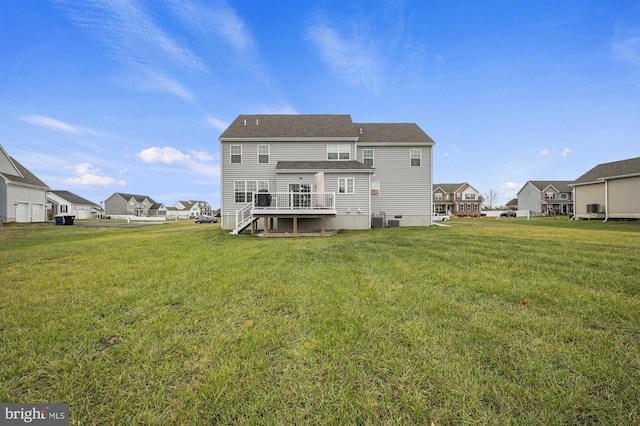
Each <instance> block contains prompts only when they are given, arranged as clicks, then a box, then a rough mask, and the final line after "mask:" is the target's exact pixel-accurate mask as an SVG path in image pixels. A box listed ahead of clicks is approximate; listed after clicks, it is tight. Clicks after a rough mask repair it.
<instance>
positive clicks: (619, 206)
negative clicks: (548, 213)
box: [571, 157, 640, 220]
mask: <svg viewBox="0 0 640 426" xmlns="http://www.w3.org/2000/svg"><path fill="white" fill-rule="evenodd" d="M571 186H572V187H573V201H574V208H575V216H574V218H575V219H592V218H603V219H605V220H607V219H640V157H638V158H630V159H628V160H622V161H614V162H612V163H603V164H599V165H597V166H595V167H594V168H593V169H591V170H589V171H588V172H587V173H585V174H583V175H582V176H580V177H579V178H578V179H576V180H575V181H574V182H572V183H571Z"/></svg>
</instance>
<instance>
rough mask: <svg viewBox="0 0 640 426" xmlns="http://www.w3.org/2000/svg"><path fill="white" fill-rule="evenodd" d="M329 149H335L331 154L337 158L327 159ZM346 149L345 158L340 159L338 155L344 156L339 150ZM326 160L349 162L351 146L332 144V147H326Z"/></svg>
mask: <svg viewBox="0 0 640 426" xmlns="http://www.w3.org/2000/svg"><path fill="white" fill-rule="evenodd" d="M331 147H334V148H335V149H336V151H335V152H333V153H332V154H337V156H338V158H329V154H330V152H329V149H330V148H331ZM344 147H346V148H347V151H346V154H348V157H347V158H340V154H345V152H344V151H342V150H341V149H340V148H344ZM327 160H328V161H349V160H351V146H350V145H349V144H332V145H327Z"/></svg>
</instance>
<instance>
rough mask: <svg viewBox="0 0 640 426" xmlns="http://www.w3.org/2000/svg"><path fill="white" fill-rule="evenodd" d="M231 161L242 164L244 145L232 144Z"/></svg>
mask: <svg viewBox="0 0 640 426" xmlns="http://www.w3.org/2000/svg"><path fill="white" fill-rule="evenodd" d="M230 150H231V163H232V164H241V163H242V145H231V146H230Z"/></svg>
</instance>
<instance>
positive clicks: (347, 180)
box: [338, 177, 356, 195]
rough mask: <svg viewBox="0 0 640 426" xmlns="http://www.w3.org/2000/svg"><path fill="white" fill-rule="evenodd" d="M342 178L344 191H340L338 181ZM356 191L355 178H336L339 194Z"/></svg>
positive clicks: (350, 193)
mask: <svg viewBox="0 0 640 426" xmlns="http://www.w3.org/2000/svg"><path fill="white" fill-rule="evenodd" d="M341 180H344V190H345V192H340V181H341ZM349 181H351V182H352V184H351V192H349V185H348V182H349ZM355 193H356V179H355V178H352V177H343V178H338V194H340V195H352V194H355Z"/></svg>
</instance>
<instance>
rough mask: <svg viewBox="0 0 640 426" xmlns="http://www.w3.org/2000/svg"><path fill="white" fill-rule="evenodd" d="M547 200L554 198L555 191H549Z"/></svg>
mask: <svg viewBox="0 0 640 426" xmlns="http://www.w3.org/2000/svg"><path fill="white" fill-rule="evenodd" d="M547 200H553V192H547Z"/></svg>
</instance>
